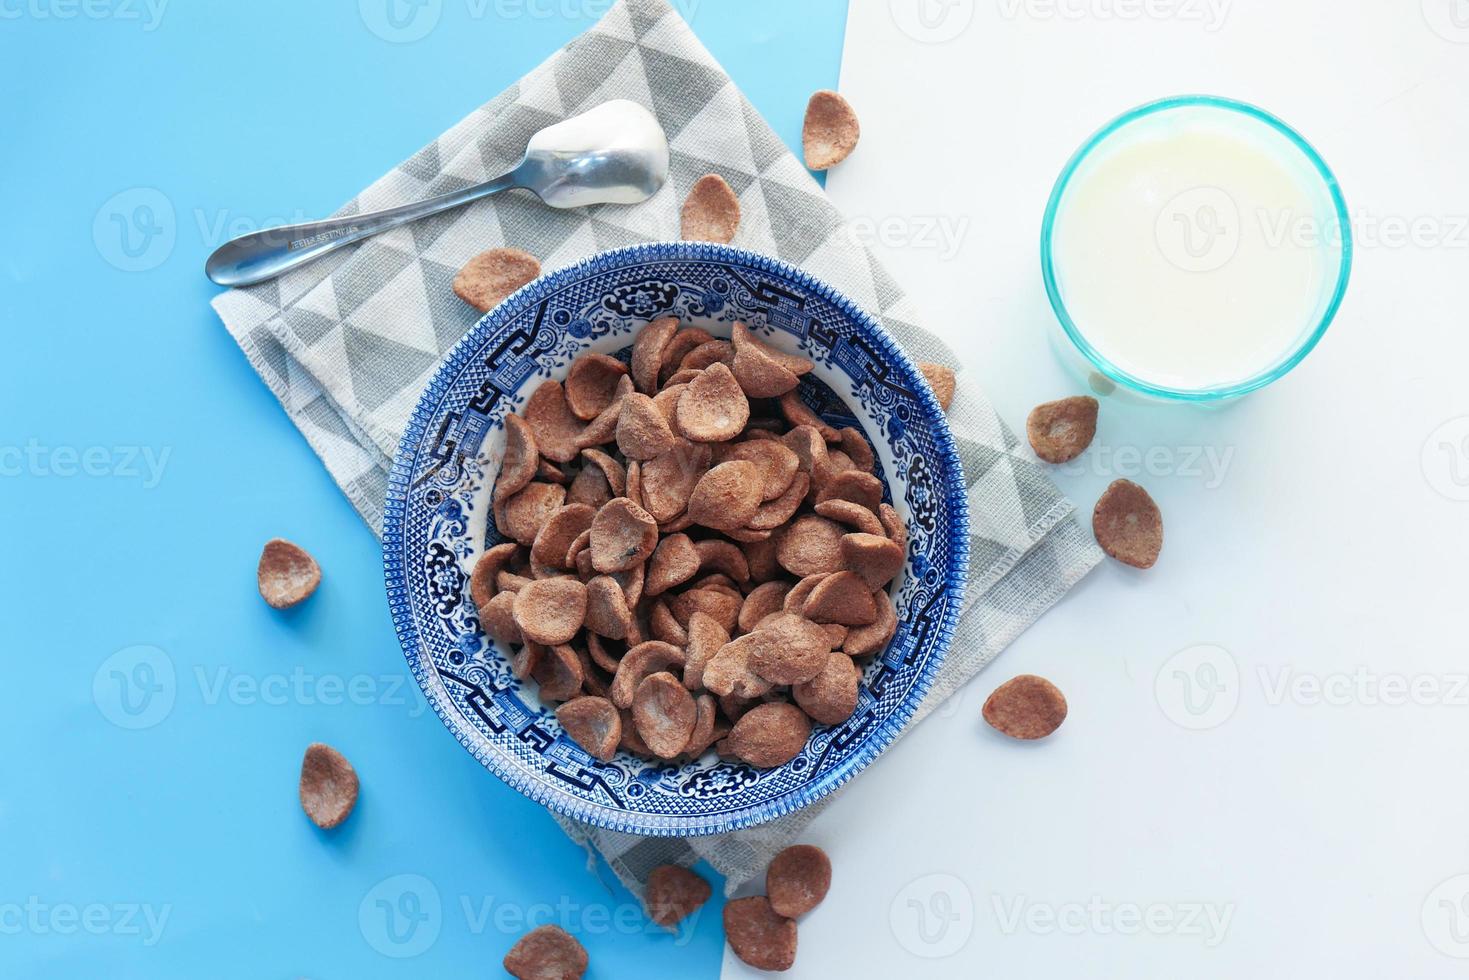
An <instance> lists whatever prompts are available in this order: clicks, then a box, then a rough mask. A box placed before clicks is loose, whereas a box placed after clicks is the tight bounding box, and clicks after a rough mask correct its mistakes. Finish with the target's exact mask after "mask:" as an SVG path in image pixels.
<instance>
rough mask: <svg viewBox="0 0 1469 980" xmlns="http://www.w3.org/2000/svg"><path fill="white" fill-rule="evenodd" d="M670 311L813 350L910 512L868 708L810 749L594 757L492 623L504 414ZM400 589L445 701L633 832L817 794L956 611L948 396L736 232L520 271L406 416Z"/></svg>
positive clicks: (545, 779)
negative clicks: (512, 289) (754, 754)
mask: <svg viewBox="0 0 1469 980" xmlns="http://www.w3.org/2000/svg"><path fill="white" fill-rule="evenodd" d="M669 315H672V316H676V317H678V318H679V320H680V321H681V322H683V323H685V324H694V325H698V326H701V327H703V328H705V329H706V330H709V331H710V332H711V333H714V334H715V335H716V336H728V335H729V332H730V328H731V325H732V324H733V323H734V322H735V321H736V320H742V321H744V322H745V323H746V324H748V325H749V326H750V327H751V329H753V330H754V331H755V332H756V333H757V334H758V335H759V336H760V337H761V338H762V339H763V340H764V341H765V342H766V343H769V344H773V345H775V346H776V347H779V348H780V349H782V350H785V351H789V352H791V353H799V354H801V355H803V356H805V357H807V358H810V359H811V360H812V361H814V362H815V363H816V369H815V371H813V372H812V373H811V374H810V375H807V376H806V377H805V378H803V379H802V385H801V395H802V397H803V398H804V399H805V400H806V401H807V403H808V404H809V405H811V406H812V407H813V408H815V410H816V411H817V412H818V413H820V414H821V415H822V417H824V418H825V419H827V420H828V421H829V422H831V423H832V424H834V425H836V426H838V427H840V426H844V425H852V426H856V427H857V428H859V429H861V430H862V431H863V432H864V434H865V435H866V436H867V439H868V441H869V442H871V443H872V444H873V446H874V448H875V450H876V457H877V461H878V467H879V470H880V472H879V473H878V475H879V476H880V477H881V478H882V479H883V481H884V483H885V484H886V486H887V489H888V496H889V500H890V501H891V502H892V504H893V505H894V507H896V509H897V511H898V513H899V514H900V515H901V516H902V517H903V519H904V520H905V521H906V522H907V526H908V532H909V541H910V544H909V549H908V563H907V565H906V567H905V568H904V570H903V571H902V572H901V573H900V574H899V576H898V578H897V579H896V580H895V582H894V583H893V586H892V594H893V597H894V600H895V601H896V604H897V609H898V621H899V623H898V631H897V635H896V636H895V637H894V638H893V641H892V643H891V644H890V645H889V646H888V649H887V651H886V652H885V653H884V654H883V655H882V656H879V657H875V658H873V661H872V663H870V664H869V665H868V667H867V669H866V672H865V674H864V676H863V686H862V692H861V696H860V701H859V703H858V707H857V711H856V713H855V714H854V715H853V716H852V717H851V718H850V719H848V720H847V721H846V722H845V723H844V724H841V725H837V726H834V727H826V726H820V725H818V726H816V729H815V731H814V733H813V735H812V737H811V740H810V742H809V743H808V744H807V746H806V748H805V750H804V751H802V752H801V754H800V755H799V756H797V757H796V758H794V759H792V760H791V761H790V762H788V763H786V764H785V765H783V766H781V767H779V768H777V769H771V770H757V769H753V768H751V767H749V766H745V765H742V764H738V763H731V762H726V761H723V760H721V759H719V758H718V757H717V756H716V755H715V754H714V753H713V752H712V751H711V752H708V753H706V754H705V756H704V757H703V758H702V759H700V760H698V761H696V762H692V763H689V764H686V765H682V766H674V765H659V764H654V763H651V762H648V761H645V760H643V759H639V758H636V757H633V756H631V755H628V754H627V753H619V754H618V755H617V757H616V758H615V759H613V761H612V762H610V763H602V762H599V761H597V760H596V759H594V758H592V757H591V756H590V755H589V754H588V753H587V752H586V751H585V750H583V749H582V748H581V747H580V746H578V745H577V744H576V743H575V742H573V741H572V740H571V739H570V738H568V737H567V736H566V734H565V733H564V732H563V731H562V729H561V726H560V725H559V724H558V723H557V721H556V718H555V715H554V714H553V713H552V711H551V709H550V708H549V707H547V706H546V705H544V704H542V703H541V700H540V698H539V696H538V694H537V691H536V685H535V683H534V682H533V681H525V682H522V681H519V680H517V679H516V678H515V676H514V674H513V673H511V670H510V662H509V656H508V651H507V650H504V649H500V648H498V647H496V646H495V644H494V643H493V642H491V641H490V640H489V639H487V638H486V636H485V634H484V632H483V630H482V629H481V628H480V624H479V621H478V618H477V616H476V613H475V609H474V604H473V603H472V602H471V601H470V598H469V573H470V570H471V569H472V568H473V564H474V561H475V559H476V558H477V557H478V555H479V554H480V552H481V551H482V550H483V549H484V548H485V547H486V546H487V544H493V543H495V542H496V541H497V540H498V534H497V533H496V531H495V530H494V526H493V521H491V520H487V517H488V514H487V511H488V506H487V505H488V497H489V492H490V488H491V487H492V486H493V484H494V480H495V475H496V474H495V465H496V462H497V461H498V460H499V459H500V456H501V452H502V450H503V447H504V440H505V432H504V424H503V419H504V416H505V414H506V413H507V412H511V411H517V410H519V409H520V408H521V407H522V406H523V405H524V404H525V400H526V399H527V398H528V397H529V396H530V393H531V392H532V391H534V390H535V388H536V387H537V386H538V385H539V384H540V383H541V382H542V381H545V380H546V379H548V378H556V379H564V377H565V375H566V372H567V370H568V369H569V367H570V365H571V361H572V359H573V358H575V357H576V356H577V355H579V354H581V353H583V352H585V351H601V352H605V353H611V354H617V353H618V352H623V351H626V350H627V349H628V348H630V346H631V344H632V340H633V336H634V334H635V333H636V332H637V330H638V329H639V328H641V327H642V326H644V325H645V324H647V323H648V322H650V321H652V320H654V319H656V318H658V317H662V316H669ZM383 560H384V566H385V570H386V577H387V591H388V604H389V606H390V608H391V611H392V615H393V623H394V626H395V627H396V629H397V631H398V638H399V640H400V642H401V643H402V645H403V652H404V654H405V655H406V656H407V658H408V664H409V666H410V667H412V669H413V674H414V676H415V677H416V678H417V679H418V683H419V684H420V685H421V686H422V688H423V691H424V694H425V695H426V696H427V697H428V700H429V703H430V704H432V705H433V706H434V710H435V711H437V712H438V713H439V717H440V718H442V719H443V721H444V724H445V725H447V726H448V728H449V730H450V731H451V732H453V733H454V735H455V737H456V738H458V739H459V741H460V743H462V744H463V745H464V747H465V748H467V749H468V750H469V751H470V752H472V753H473V754H474V756H475V758H477V759H479V760H480V762H481V763H483V764H484V765H485V767H486V768H488V769H489V770H491V771H492V772H494V773H495V774H496V775H498V776H499V777H500V778H501V779H503V780H505V781H506V782H507V783H509V784H510V785H511V786H513V787H515V788H516V789H517V790H519V791H520V792H522V793H524V794H526V795H527V796H529V797H530V798H531V799H534V800H536V801H538V802H540V803H543V804H545V805H546V806H548V807H550V808H551V809H552V810H554V811H556V812H557V813H561V814H565V815H566V816H569V817H574V818H576V819H578V820H583V821H586V822H587V823H590V824H594V825H596V826H599V827H606V828H610V829H613V830H619V831H624V832H629V833H639V834H650V835H659V836H681V837H687V836H694V835H699V834H713V833H721V832H724V831H728V830H735V829H738V828H740V827H748V826H751V825H753V824H757V823H761V822H763V821H766V820H771V819H773V818H775V817H778V816H781V815H783V814H786V813H790V812H792V811H795V810H798V809H800V808H801V807H803V806H806V805H807V804H809V803H812V802H814V801H815V800H818V799H821V798H822V797H824V796H826V795H827V794H828V793H831V792H832V791H833V790H835V789H836V788H837V787H839V786H841V785H842V784H843V783H845V782H846V781H847V780H849V779H851V778H852V777H853V776H854V775H856V774H857V773H858V772H860V771H861V770H862V768H863V767H864V766H866V765H867V764H868V763H870V762H871V761H872V760H873V759H875V758H877V756H878V755H879V754H880V753H881V752H882V751H883V749H885V748H886V747H887V746H888V744H889V743H890V742H892V740H893V739H894V738H895V737H897V735H898V733H899V732H900V731H901V730H902V728H903V726H904V724H906V723H907V721H908V719H909V718H910V717H911V715H912V713H913V711H914V709H915V708H916V707H917V706H918V704H919V702H920V701H922V699H923V697H924V695H925V693H926V692H927V691H928V688H929V685H930V684H931V683H932V681H933V678H934V676H935V674H936V673H937V671H938V668H939V664H940V663H941V662H942V660H943V658H944V654H945V651H946V650H947V648H948V645H949V642H950V640H951V638H952V636H953V631H954V626H955V623H956V622H957V620H958V618H959V611H960V604H961V601H962V598H963V594H964V581H965V568H966V566H967V563H968V516H967V512H966V497H965V487H964V480H963V475H962V473H961V470H960V465H959V458H958V455H957V453H956V451H955V447H954V442H953V438H952V436H951V435H950V432H949V428H948V425H947V423H946V422H945V420H944V416H943V412H942V410H941V409H940V408H939V405H938V402H937V401H936V400H935V398H934V396H933V393H932V391H931V390H930V389H929V387H928V385H927V384H926V383H925V382H924V381H923V378H922V375H920V374H919V372H918V370H917V368H916V367H914V365H913V363H912V362H911V361H910V360H909V359H908V358H907V356H906V355H904V354H903V352H902V351H901V350H899V349H898V346H897V345H896V344H895V343H894V342H893V339H892V338H891V337H890V336H889V335H888V334H887V333H886V332H885V331H884V330H883V328H882V327H881V326H879V325H878V323H877V322H876V321H875V320H874V319H873V318H872V317H870V316H868V315H867V314H866V313H864V312H863V311H862V310H860V309H858V308H857V307H856V306H855V305H853V304H852V303H851V302H850V301H849V300H847V299H846V298H844V297H843V296H841V295H840V294H838V293H837V292H835V291H834V290H832V289H831V288H830V287H828V286H826V285H824V284H823V283H821V282H818V281H817V280H815V279H813V278H812V277H811V276H809V275H806V274H805V273H803V272H801V271H800V270H798V269H795V268H793V267H791V266H789V265H786V264H784V263H782V262H778V261H776V260H774V259H769V258H765V257H763V256H760V255H755V254H753V253H750V252H745V251H742V250H739V249H735V248H729V247H726V246H720V245H707V244H695V243H676V244H657V245H640V246H635V247H633V248H625V249H618V250H616V251H612V252H605V253H603V254H601V255H598V256H595V257H593V258H591V259H588V260H587V261H585V262H582V263H580V264H579V265H576V266H572V267H571V268H568V269H563V270H562V271H560V272H557V273H554V274H552V275H549V276H546V277H544V278H542V279H539V280H537V281H536V282H534V283H531V284H530V285H528V286H526V287H525V288H523V289H521V290H520V291H519V292H517V293H516V294H515V295H514V296H511V297H510V298H509V299H508V300H506V301H505V302H504V303H503V304H501V305H500V306H499V307H498V308H496V309H495V310H494V311H492V312H491V313H489V314H487V315H486V316H485V317H484V318H483V319H482V320H480V321H479V323H478V324H477V325H476V326H475V327H474V329H473V330H471V331H470V332H469V334H468V335H467V336H466V337H465V338H464V339H463V340H462V341H460V342H459V344H458V345H456V346H455V347H454V349H453V350H452V351H451V352H450V353H449V355H448V357H447V358H446V359H445V361H444V363H443V365H442V366H440V368H439V370H438V373H437V374H436V375H435V376H434V379H433V381H432V382H431V383H430V384H429V386H428V390H427V391H426V392H424V395H423V397H422V399H421V400H420V401H419V403H418V407H417V408H416V409H414V412H413V416H412V418H411V419H410V420H409V422H408V428H407V431H406V432H405V433H404V435H403V441H402V444H401V445H400V446H399V448H398V456H397V459H396V461H395V462H394V464H393V471H392V474H391V477H390V479H389V485H388V497H387V508H386V516H385V518H384V527H383Z"/></svg>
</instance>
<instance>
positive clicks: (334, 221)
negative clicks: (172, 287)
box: [204, 170, 520, 286]
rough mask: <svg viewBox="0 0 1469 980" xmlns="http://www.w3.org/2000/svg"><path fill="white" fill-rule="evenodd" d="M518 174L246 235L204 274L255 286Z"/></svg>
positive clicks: (512, 183)
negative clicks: (391, 205)
mask: <svg viewBox="0 0 1469 980" xmlns="http://www.w3.org/2000/svg"><path fill="white" fill-rule="evenodd" d="M517 174H518V171H517V170H512V171H510V172H509V173H507V174H504V175H502V176H500V177H496V178H495V179H494V180H489V181H486V182H485V183H483V184H475V185H474V186H473V187H465V188H463V189H461V190H457V191H451V192H450V193H448V194H443V195H440V196H439V197H431V198H429V199H428V200H426V201H414V202H413V203H411V204H400V205H399V206H397V207H395V208H386V209H385V210H382V211H372V212H369V213H367V214H354V215H350V216H348V217H345V218H327V219H326V220H325V221H307V222H304V223H302V224H298V225H282V226H279V227H276V228H265V229H262V230H261V231H254V232H251V233H250V234H248V235H241V236H240V237H239V238H235V239H231V240H230V241H228V242H225V243H224V244H223V245H221V246H220V247H219V248H217V249H215V250H214V253H213V254H212V255H210V256H209V260H208V261H207V262H206V263H205V264H204V274H205V275H207V276H208V277H209V278H210V279H212V280H214V281H215V282H217V283H218V284H219V285H221V286H253V285H254V284H255V283H258V282H264V281H265V280H267V279H273V278H275V277H276V276H278V275H280V274H281V273H283V272H286V271H287V270H290V269H294V268H296V267H297V266H299V265H304V264H305V263H307V262H311V261H313V260H315V259H319V258H321V257H322V256H323V255H325V254H326V253H328V252H333V251H335V250H337V249H339V248H341V247H342V246H343V245H350V244H352V243H353V242H360V241H362V239H364V238H370V237H371V236H373V235H376V234H378V233H379V232H384V231H387V230H388V229H389V228H396V227H398V226H399V225H402V224H407V223H408V222H410V221H417V220H418V219H419V218H426V217H428V216H429V215H431V214H438V213H439V212H440V211H447V210H448V209H449V208H457V207H459V206H460V205H462V204H468V203H469V202H470V201H476V200H479V199H480V198H482V197H487V196H488V195H490V194H494V193H496V192H498V191H503V190H506V189H507V188H511V187H519V186H520V183H519V181H518V179H517Z"/></svg>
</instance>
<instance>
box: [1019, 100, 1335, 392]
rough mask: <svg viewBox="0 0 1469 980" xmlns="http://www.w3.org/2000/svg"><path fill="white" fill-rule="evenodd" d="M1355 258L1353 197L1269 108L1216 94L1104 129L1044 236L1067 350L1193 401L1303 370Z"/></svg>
mask: <svg viewBox="0 0 1469 980" xmlns="http://www.w3.org/2000/svg"><path fill="white" fill-rule="evenodd" d="M1351 265H1352V240H1351V229H1350V223H1349V219H1348V214H1347V207H1346V202H1345V201H1344V200H1343V199H1342V195H1341V191H1340V189H1339V188H1338V187H1337V183H1336V178H1335V177H1333V176H1332V174H1331V171H1330V170H1329V169H1328V168H1327V166H1326V164H1325V162H1324V161H1322V159H1321V157H1320V155H1318V154H1317V153H1316V151H1315V150H1314V149H1312V148H1311V146H1310V144H1308V143H1307V142H1306V141H1305V140H1303V139H1302V138H1301V137H1300V136H1299V135H1297V134H1296V132H1295V131H1294V130H1292V129H1291V128H1290V127H1289V126H1287V125H1286V124H1285V123H1283V122H1281V121H1280V120H1279V119H1277V118H1275V117H1274V116H1272V115H1270V114H1269V113H1267V112H1265V111H1263V110H1261V109H1258V108H1256V107H1254V106H1251V105H1246V104H1245V103H1242V102H1234V101H1231V100H1228V99H1221V98H1214V97H1210V96H1188V97H1182V98H1174V99H1166V100H1163V101H1161V102H1154V103H1150V104H1149V105H1145V106H1141V107H1140V108H1137V109H1134V110H1132V111H1131V112H1128V113H1126V114H1124V115H1122V116H1121V117H1119V118H1118V119H1116V120H1114V121H1113V122H1111V123H1109V124H1108V125H1107V126H1105V127H1104V128H1103V129H1101V130H1100V131H1099V132H1098V133H1096V135H1094V136H1093V137H1092V138H1091V139H1089V140H1088V141H1087V142H1086V144H1085V145H1083V146H1082V148H1081V149H1080V150H1078V151H1077V153H1076V155H1075V156H1074V157H1072V158H1071V161H1070V162H1069V163H1068V164H1067V165H1066V169H1065V170H1064V171H1063V172H1062V174H1061V177H1060V179H1059V180H1058V181H1057V182H1056V187H1055V190H1053V191H1052V192H1051V199H1050V203H1049V204H1048V205H1047V207H1046V215H1045V224H1044V227H1043V229H1042V233H1041V266H1042V271H1043V274H1044V276H1045V283H1046V292H1047V293H1048V295H1049V296H1050V300H1051V306H1052V308H1053V309H1054V310H1055V312H1056V317H1057V319H1058V320H1059V321H1060V326H1061V329H1062V330H1063V331H1064V333H1065V338H1064V341H1063V344H1062V346H1063V348H1067V349H1070V352H1071V356H1072V358H1073V359H1075V354H1076V352H1079V353H1080V354H1081V355H1082V356H1083V357H1084V359H1085V360H1084V361H1082V362H1081V363H1082V365H1083V366H1084V367H1085V368H1086V369H1087V371H1088V372H1089V373H1091V374H1095V373H1097V372H1100V373H1101V374H1102V375H1104V376H1105V377H1106V378H1108V379H1110V380H1111V381H1112V382H1115V383H1116V384H1117V385H1118V386H1121V387H1124V388H1127V389H1131V390H1133V391H1136V392H1141V393H1143V394H1144V395H1149V396H1153V397H1157V398H1165V399H1174V400H1183V401H1194V402H1202V401H1215V400H1219V399H1225V398H1231V397H1234V396H1236V395H1242V394H1244V393H1245V392H1249V391H1253V390H1255V389H1256V388H1260V387H1263V386H1264V385H1267V384H1269V383H1270V382H1272V381H1274V380H1275V379H1277V378H1279V377H1280V376H1281V375H1283V374H1285V373H1286V372H1287V371H1289V370H1290V369H1291V368H1293V367H1295V366H1296V364H1298V363H1300V361H1301V359H1302V358H1304V357H1305V356H1306V354H1307V353H1309V352H1310V350H1311V348H1312V347H1314V346H1315V345H1316V343H1317V341H1319V340H1320V339H1321V336H1322V334H1324V333H1325V332H1326V328H1327V327H1328V326H1329V325H1330V324H1331V320H1332V318H1333V317H1334V316H1335V315H1336V311H1337V309H1338V307H1340V305H1341V301H1342V297H1343V296H1344V295H1345V293H1346V288H1347V280H1348V278H1349V275H1350V272H1351ZM1093 387H1100V388H1103V389H1104V390H1107V389H1109V388H1110V386H1108V385H1107V384H1106V383H1105V382H1101V381H1100V380H1099V379H1096V378H1095V377H1094V378H1093Z"/></svg>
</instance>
